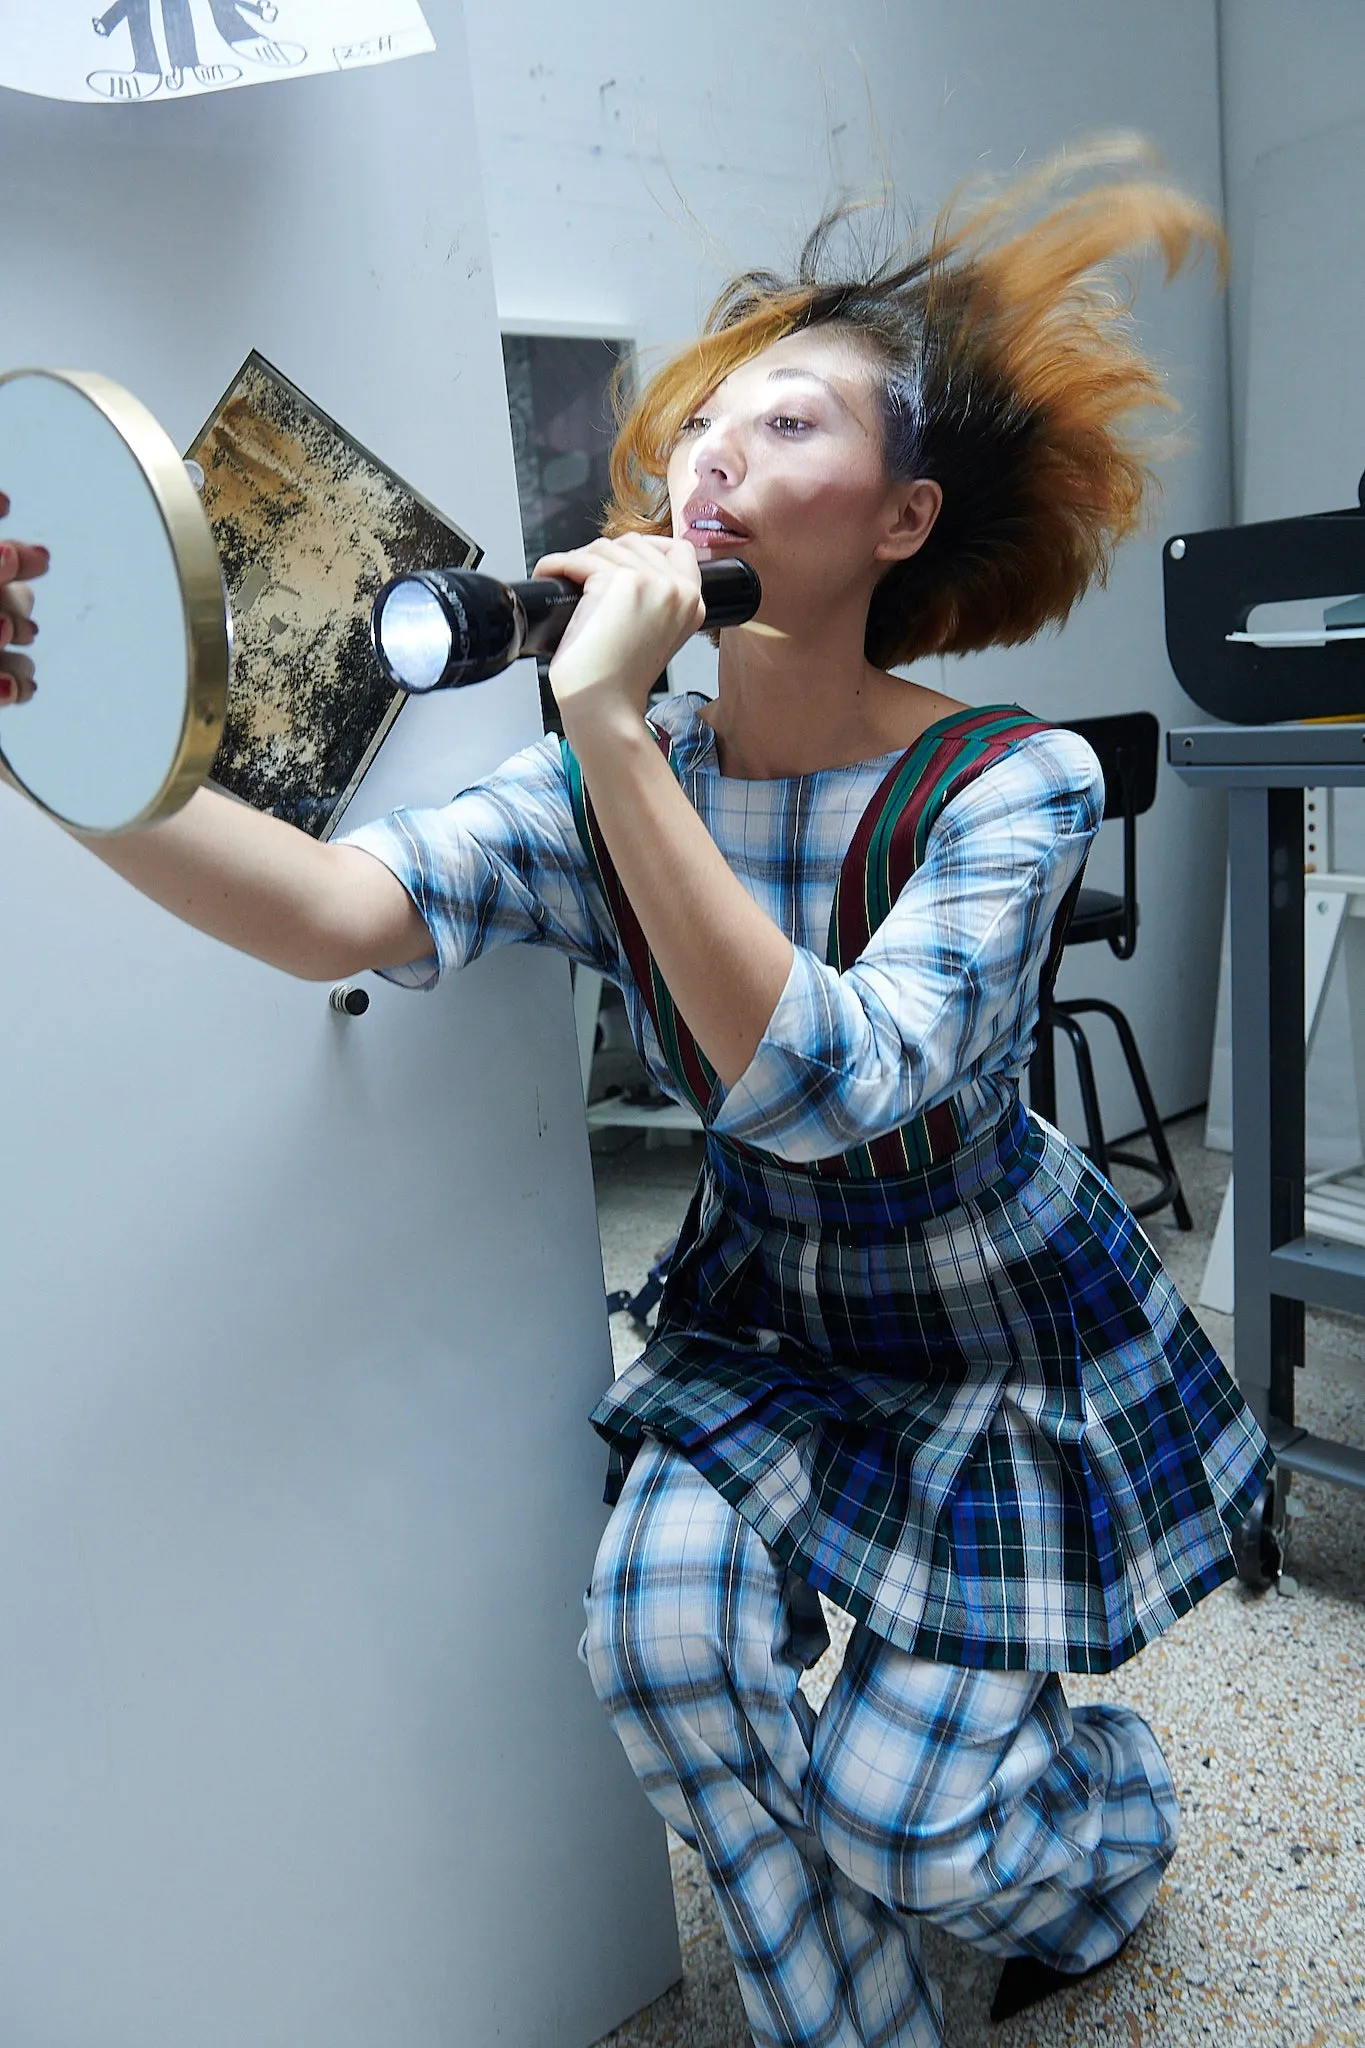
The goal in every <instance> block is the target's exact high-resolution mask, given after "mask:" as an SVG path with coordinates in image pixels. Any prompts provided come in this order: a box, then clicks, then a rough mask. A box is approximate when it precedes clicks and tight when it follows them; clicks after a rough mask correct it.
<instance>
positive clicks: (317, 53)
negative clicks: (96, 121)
mask: <svg viewBox="0 0 1365 2048" xmlns="http://www.w3.org/2000/svg"><path fill="white" fill-rule="evenodd" d="M99 9H100V0H2V4H0V28H2V31H3V32H2V33H0V85H5V86H10V87H12V88H13V89H14V90H15V91H16V92H30V93H38V94H40V95H42V96H43V97H44V98H46V99H56V100H91V101H107V102H109V103H111V104H121V103H125V102H128V101H137V100H151V99H160V100H165V99H185V98H188V97H189V96H190V95H191V94H194V93H202V92H224V91H227V90H230V89H231V88H232V87H233V86H239V85H266V84H268V83H269V82H270V81H271V80H272V79H277V78H302V77H306V76H307V75H308V74H309V73H310V72H315V71H349V70H353V69H354V68H355V67H356V66H358V65H362V64H386V63H388V62H389V61H390V60H391V59H392V58H395V57H415V56H418V55H420V54H421V53H422V52H423V51H426V50H434V49H435V47H436V45H435V42H434V40H433V37H432V34H431V30H430V29H429V28H428V27H427V24H426V20H425V18H424V16H423V14H422V10H421V8H420V6H419V5H418V4H417V0H110V4H109V5H108V6H106V7H105V8H104V10H103V12H100V11H99Z"/></svg>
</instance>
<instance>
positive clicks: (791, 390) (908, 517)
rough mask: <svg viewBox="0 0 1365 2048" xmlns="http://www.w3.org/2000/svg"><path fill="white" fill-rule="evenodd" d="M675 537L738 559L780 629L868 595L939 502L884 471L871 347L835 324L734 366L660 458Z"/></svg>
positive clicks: (910, 549) (929, 489)
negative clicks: (665, 458)
mask: <svg viewBox="0 0 1365 2048" xmlns="http://www.w3.org/2000/svg"><path fill="white" fill-rule="evenodd" d="M668 493H669V500H670V503H671V506H672V513H673V532H674V535H675V536H676V537H677V538H679V539H683V540H688V541H690V542H691V543H692V545H693V547H695V548H696V550H697V552H698V554H699V555H700V556H701V558H702V560H703V561H707V560H710V559H712V558H713V557H716V556H723V555H737V556H739V557H740V558H741V559H742V560H744V561H746V562H752V564H753V566H754V568H755V569H756V570H757V572H758V575H759V579H760V581H761V582H762V585H763V606H762V610H761V611H760V613H759V617H760V619H762V620H764V621H766V622H767V623H768V624H770V625H773V626H777V627H779V628H780V627H785V626H788V625H797V624H799V622H800V620H801V619H802V617H803V616H810V615H812V614H818V613H821V612H828V610H829V609H830V607H831V606H836V607H837V606H839V605H840V604H841V603H854V604H862V605H864V606H865V605H866V603H867V601H868V600H869V599H870V597H871V593H872V590H873V588H874V586H875V585H876V583H877V581H878V580H879V578H880V577H881V575H882V574H883V573H884V571H885V570H886V568H887V567H888V566H889V565H890V563H891V562H893V561H895V560H899V559H901V558H902V557H904V556H905V555H907V554H913V553H914V552H915V550H916V548H918V547H919V546H921V545H922V543H923V540H924V537H925V535H926V534H927V533H928V531H929V528H930V526H931V525H932V524H933V519H934V516H935V515H936V513H937V510H938V505H939V501H940V494H939V491H938V486H937V485H935V484H931V483H925V482H919V483H910V484H906V483H904V482H902V483H893V482H892V480H891V479H890V478H889V477H888V475H887V473H886V465H885V458H884V452H883V442H882V421H881V405H880V398H879V392H878V375H877V371H876V368H875V366H874V363H873V360H872V358H871V356H870V354H869V353H868V352H867V351H865V350H864V349H863V348H861V347H860V346H859V344H858V342H857V341H856V340H854V339H852V338H851V337H849V336H847V335H844V334H841V333H838V332H837V331H835V330H833V329H829V328H812V329H809V330H807V331H806V332H805V333H801V334H790V335H787V336H785V337H784V338H783V339H782V340H781V341H777V342H774V343H772V345H771V346H770V347H768V348H766V349H764V350H763V351H762V353H761V354H759V355H756V356H753V357H752V358H751V359H750V360H749V361H748V362H747V363H743V364H741V366H740V367H739V369H737V370H732V371H731V373H730V375H729V376H728V377H726V378H725V380H724V381H723V383H721V384H719V385H718V386H717V388H716V389H715V390H714V391H713V392H712V393H711V394H710V396H709V398H707V399H706V400H705V402H704V403H703V405H702V406H701V407H699V409H698V410H697V412H696V413H694V414H693V416H692V418H691V419H690V420H687V421H685V422H684V425H683V429H682V432H681V434H680V435H679V437H678V443H677V446H676V447H675V449H674V451H673V454H672V457H671V459H670V461H669V466H668Z"/></svg>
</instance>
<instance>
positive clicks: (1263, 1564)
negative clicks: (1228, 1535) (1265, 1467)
mask: <svg viewBox="0 0 1365 2048" xmlns="http://www.w3.org/2000/svg"><path fill="white" fill-rule="evenodd" d="M1232 1555H1233V1561H1234V1563H1235V1564H1236V1566H1237V1576H1238V1578H1239V1579H1240V1580H1241V1581H1242V1584H1243V1585H1244V1586H1250V1587H1251V1589H1252V1591H1253V1592H1256V1593H1263V1592H1264V1591H1265V1590H1266V1588H1267V1587H1268V1586H1273V1585H1275V1583H1276V1582H1277V1580H1278V1579H1279V1576H1280V1573H1281V1571H1282V1569H1283V1567H1284V1544H1283V1542H1282V1540H1281V1535H1280V1531H1279V1530H1278V1529H1277V1528H1276V1526H1275V1482H1274V1480H1273V1479H1267V1481H1266V1483H1265V1487H1264V1489H1263V1491H1262V1493H1261V1496H1260V1498H1259V1499H1258V1500H1257V1502H1256V1505H1255V1506H1254V1507H1253V1508H1252V1510H1251V1513H1250V1514H1249V1515H1248V1516H1247V1518H1246V1520H1245V1521H1244V1522H1243V1524H1242V1526H1241V1528H1240V1529H1239V1530H1238V1531H1237V1534H1236V1535H1235V1536H1234V1537H1233V1539H1232Z"/></svg>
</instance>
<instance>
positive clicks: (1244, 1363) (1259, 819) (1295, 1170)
mask: <svg viewBox="0 0 1365 2048" xmlns="http://www.w3.org/2000/svg"><path fill="white" fill-rule="evenodd" d="M1228 831H1229V847H1230V854H1231V862H1230V866H1231V926H1232V948H1231V952H1232V1005H1231V1008H1232V1145H1233V1158H1234V1160H1235V1162H1236V1170H1237V1200H1236V1205H1235V1209H1234V1263H1235V1275H1236V1278H1235V1293H1236V1309H1235V1314H1236V1326H1237V1378H1238V1381H1239V1383H1240V1385H1241V1387H1242V1391H1243V1393H1244V1394H1245V1395H1246V1398H1247V1402H1248V1405H1249V1406H1250V1408H1251V1410H1252V1412H1253V1414H1254V1415H1255V1416H1256V1419H1257V1421H1258V1422H1259V1423H1260V1424H1261V1426H1262V1427H1263V1428H1266V1427H1268V1425H1269V1424H1270V1423H1271V1421H1272V1420H1273V1421H1275V1422H1278V1423H1280V1424H1282V1425H1291V1424H1292V1423H1293V1419H1294V1372H1295V1369H1296V1367H1298V1366H1300V1365H1302V1363H1303V1304H1302V1302H1297V1301H1288V1300H1286V1299H1284V1298H1283V1297H1282V1296H1279V1295H1276V1294H1274V1293H1273V1292H1272V1288H1271V1276H1270V1253H1271V1251H1272V1250H1273V1249H1274V1247H1275V1246H1276V1245H1281V1244H1284V1243H1286V1242H1287V1241H1288V1240H1289V1239H1291V1238H1294V1237H1299V1236H1301V1235H1302V1233H1303V1170H1304V1032H1303V951H1304V947H1303V792H1302V790H1301V789H1264V788H1262V789H1257V788H1245V789H1233V790H1231V791H1230V792H1229V812H1228Z"/></svg>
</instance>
